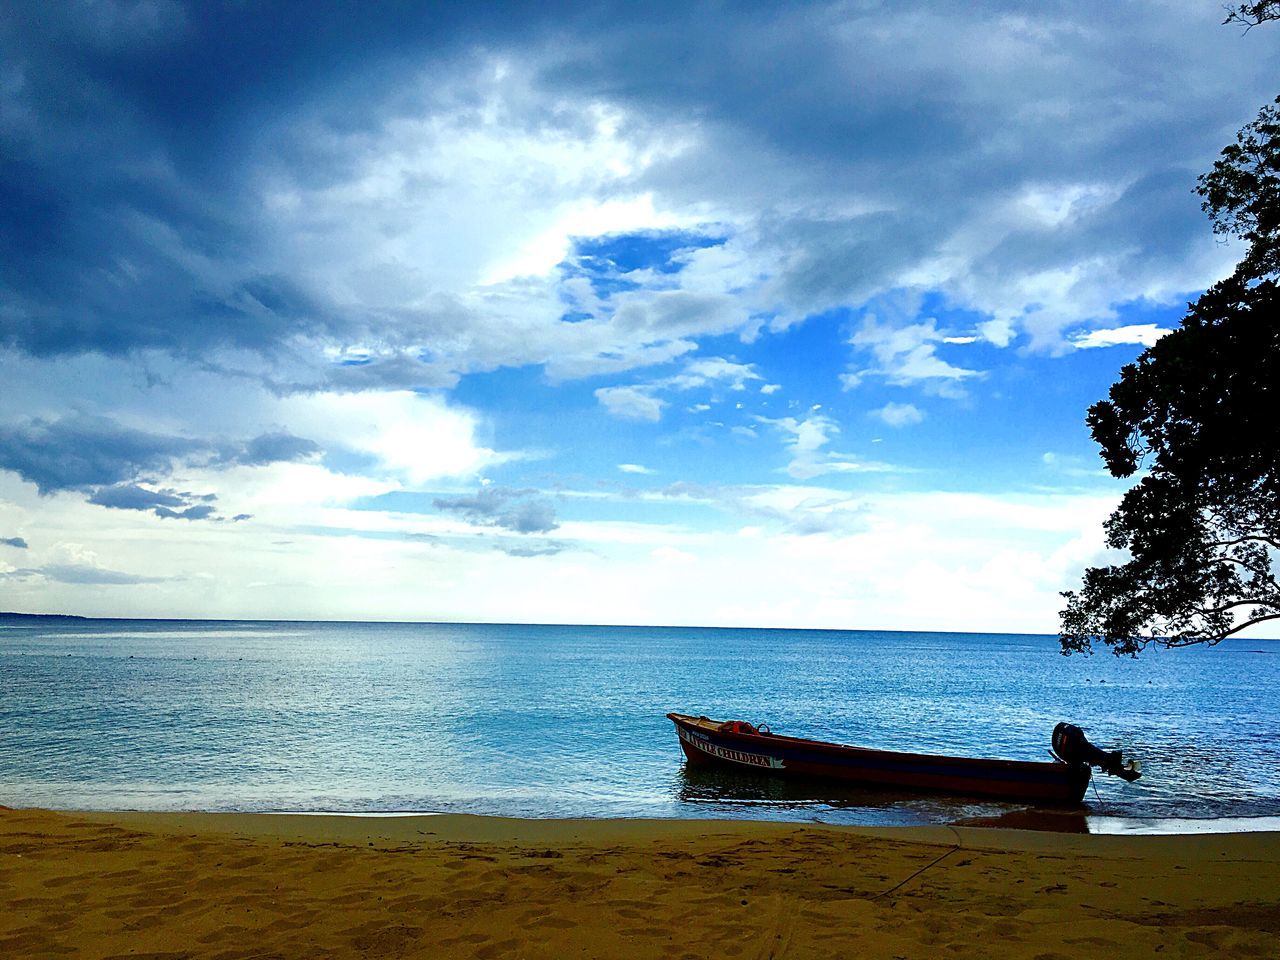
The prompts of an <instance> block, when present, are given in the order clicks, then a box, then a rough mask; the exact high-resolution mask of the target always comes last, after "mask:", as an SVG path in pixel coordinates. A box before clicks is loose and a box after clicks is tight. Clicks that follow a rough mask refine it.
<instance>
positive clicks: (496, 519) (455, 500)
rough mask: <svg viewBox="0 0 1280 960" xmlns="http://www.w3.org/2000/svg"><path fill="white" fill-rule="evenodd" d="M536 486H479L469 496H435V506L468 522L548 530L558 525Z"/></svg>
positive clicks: (525, 530) (552, 509)
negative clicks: (533, 487) (523, 488)
mask: <svg viewBox="0 0 1280 960" xmlns="http://www.w3.org/2000/svg"><path fill="white" fill-rule="evenodd" d="M536 493H537V491H535V490H514V489H511V488H509V487H496V486H493V487H482V488H481V489H480V490H479V491H477V492H476V494H475V496H472V497H451V498H450V497H438V498H436V499H435V500H433V501H432V503H433V504H434V506H435V507H436V509H437V510H445V511H447V512H449V513H456V514H458V515H460V516H462V517H463V518H464V519H465V520H466V521H467V522H468V523H471V524H473V525H475V526H482V527H500V528H502V529H504V530H513V531H515V532H516V533H526V534H527V533H548V532H550V531H552V530H555V529H556V528H557V527H559V526H560V524H559V522H558V521H557V520H556V512H555V507H554V506H552V504H551V503H550V501H548V500H545V499H541V498H538V497H536V496H535V494H536Z"/></svg>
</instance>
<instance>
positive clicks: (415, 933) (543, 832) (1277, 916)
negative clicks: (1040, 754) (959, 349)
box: [0, 808, 1280, 960]
mask: <svg viewBox="0 0 1280 960" xmlns="http://www.w3.org/2000/svg"><path fill="white" fill-rule="evenodd" d="M1278 934H1280V832H1266V833H1227V834H1206V833H1201V834H1196V835H1163V836H1137V835H1090V834H1073V833H1052V832H1045V831H1031V830H1017V829H1010V828H1007V827H1004V828H992V827H975V826H926V827H848V826H837V825H824V824H797V823H780V822H771V821H742V820H731V821H725V820H518V819H511V818H501V817H480V816H474V815H468V814H440V815H433V816H398V817H352V816H345V815H337V816H335V815H327V816H325V815H319V816H316V815H303V814H258V813H255V814H220V813H119V812H117V813H111V812H65V813H62V812H52V811H47V810H35V809H7V808H0V954H3V955H7V956H53V955H72V956H79V957H89V958H102V960H106V958H116V957H124V956H128V955H131V954H132V955H138V956H152V957H161V956H164V957H179V956H181V957H209V958H217V960H233V958H240V957H244V958H248V957H297V956H320V955H323V956H330V957H338V958H345V957H353V958H354V957H423V958H426V957H431V958H436V957H467V958H471V957H475V958H479V960H493V958H497V957H504V956H525V957H539V958H542V957H545V958H553V957H554V958H560V957H566V956H588V957H616V956H627V957H654V958H658V957H662V958H667V957H677V958H683V960H693V958H701V957H717V958H719V957H769V956H772V957H782V956H790V957H842V958H845V957H848V956H875V957H881V956H883V957H894V956H900V957H908V956H911V957H917V956H937V955H941V954H950V955H953V956H956V957H973V958H980V957H981V958H987V957H991V956H1001V957H1005V956H1007V957H1026V958H1029V960H1031V958H1037V957H1038V958H1042V960H1043V958H1048V957H1072V956H1097V955H1106V954H1107V953H1111V954H1113V955H1118V956H1130V955H1144V956H1145V955H1154V953H1156V952H1164V951H1167V954H1166V955H1173V956H1201V955H1223V956H1240V957H1251V956H1257V957H1264V956H1269V955H1271V951H1272V950H1273V949H1274V943H1275V939H1276V936H1277V935H1278Z"/></svg>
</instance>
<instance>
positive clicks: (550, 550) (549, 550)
mask: <svg viewBox="0 0 1280 960" xmlns="http://www.w3.org/2000/svg"><path fill="white" fill-rule="evenodd" d="M497 549H499V550H501V551H502V552H503V553H505V554H506V555H507V556H509V557H554V556H555V555H556V554H558V553H562V552H563V551H565V550H566V549H568V544H565V543H561V542H559V541H557V540H544V541H543V542H542V543H539V544H536V545H535V544H519V543H500V544H498V545H497Z"/></svg>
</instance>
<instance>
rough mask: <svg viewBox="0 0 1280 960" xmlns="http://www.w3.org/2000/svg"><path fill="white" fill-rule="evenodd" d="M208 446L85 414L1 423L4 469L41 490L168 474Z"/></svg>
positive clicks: (0, 456) (0, 457)
mask: <svg viewBox="0 0 1280 960" xmlns="http://www.w3.org/2000/svg"><path fill="white" fill-rule="evenodd" d="M208 449H209V447H208V445H206V444H202V443H201V442H200V441H196V440H191V439H188V438H186V437H177V436H171V435H166V434H157V433H149V432H146V431H143V430H137V429H133V428H131V427H125V426H121V425H120V424H118V423H116V422H115V421H113V420H110V419H108V418H106V417H92V416H87V415H84V414H80V415H76V416H71V417H64V418H61V419H58V420H52V421H51V420H41V419H33V420H29V421H27V422H26V423H22V424H19V425H16V426H6V427H0V469H4V470H12V471H13V472H14V473H16V474H18V475H19V476H20V477H22V479H24V480H27V481H29V482H31V483H34V484H35V485H36V488H37V489H38V490H39V491H40V492H41V493H43V494H48V493H54V492H56V491H59V490H84V489H87V488H90V487H94V486H98V485H109V484H114V483H121V482H125V481H130V480H133V479H134V478H136V477H138V476H139V475H141V474H144V473H153V474H160V475H164V474H167V473H169V472H170V470H171V469H172V466H173V463H174V461H175V460H177V459H179V458H181V457H185V456H189V455H191V454H193V453H197V452H200V451H202V450H205V451H207V450H208Z"/></svg>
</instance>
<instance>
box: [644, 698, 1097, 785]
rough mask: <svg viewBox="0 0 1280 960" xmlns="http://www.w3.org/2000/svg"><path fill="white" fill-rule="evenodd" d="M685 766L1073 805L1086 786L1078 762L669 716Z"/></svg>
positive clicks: (1083, 768)
mask: <svg viewBox="0 0 1280 960" xmlns="http://www.w3.org/2000/svg"><path fill="white" fill-rule="evenodd" d="M667 717H668V719H670V720H671V721H672V722H673V723H674V724H675V725H676V731H677V733H678V734H679V737H680V747H681V749H682V750H683V751H684V755H685V757H686V759H687V760H688V762H689V763H690V764H715V765H720V766H727V767H733V768H736V769H738V770H744V769H753V770H756V771H759V772H762V773H768V774H771V775H774V776H784V777H793V778H798V779H813V780H827V781H833V782H839V783H844V784H855V785H859V786H867V787H884V788H891V789H895V790H909V791H916V790H918V791H927V792H931V793H950V794H956V795H960V796H971V797H991V798H995V799H999V800H1007V801H1010V802H1018V803H1041V804H1053V805H1070V806H1075V805H1078V804H1079V803H1080V801H1081V800H1082V799H1083V797H1084V792H1085V789H1086V788H1087V787H1088V785H1089V776H1090V771H1089V767H1088V766H1086V765H1083V764H1067V763H1061V762H1056V761H1054V762H1048V761H1046V762H1035V761H1026V760H995V759H981V758H975V757H946V756H937V755H932V754H921V753H898V752H894V751H889V750H869V749H866V748H863V747H850V746H844V745H841V744H835V743H823V742H821V741H818V740H803V739H800V738H798V737H784V736H779V735H777V734H771V733H758V732H754V731H751V732H748V731H746V730H741V731H737V732H735V731H734V730H733V729H732V725H731V724H721V723H717V722H716V721H714V720H709V719H707V718H706V717H690V716H685V715H683V714H679V713H669V714H667Z"/></svg>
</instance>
